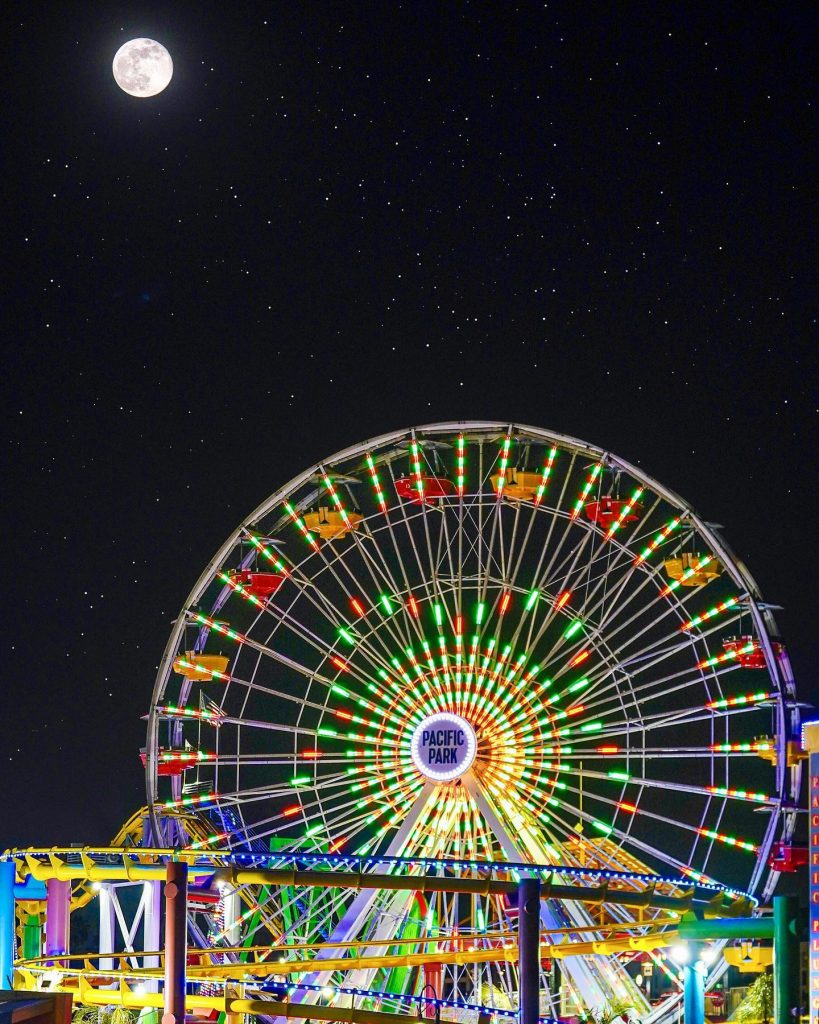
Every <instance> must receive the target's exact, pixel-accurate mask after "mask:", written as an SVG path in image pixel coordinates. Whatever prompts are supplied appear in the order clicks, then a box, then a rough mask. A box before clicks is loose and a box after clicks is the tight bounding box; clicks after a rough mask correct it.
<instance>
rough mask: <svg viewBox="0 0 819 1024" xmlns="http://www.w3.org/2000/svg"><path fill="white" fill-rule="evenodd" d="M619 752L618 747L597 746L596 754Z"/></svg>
mask: <svg viewBox="0 0 819 1024" xmlns="http://www.w3.org/2000/svg"><path fill="white" fill-rule="evenodd" d="M619 752H620V748H619V747H598V748H597V753H598V754H617V753H619Z"/></svg>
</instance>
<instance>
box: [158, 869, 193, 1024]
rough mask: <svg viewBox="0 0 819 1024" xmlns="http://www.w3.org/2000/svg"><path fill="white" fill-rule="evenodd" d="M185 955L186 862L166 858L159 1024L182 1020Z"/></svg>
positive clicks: (186, 910)
mask: <svg viewBox="0 0 819 1024" xmlns="http://www.w3.org/2000/svg"><path fill="white" fill-rule="evenodd" d="M187 958H188V865H187V864H184V863H180V862H179V861H168V865H167V868H166V874H165V1003H164V1013H163V1014H162V1024H185V968H186V966H187Z"/></svg>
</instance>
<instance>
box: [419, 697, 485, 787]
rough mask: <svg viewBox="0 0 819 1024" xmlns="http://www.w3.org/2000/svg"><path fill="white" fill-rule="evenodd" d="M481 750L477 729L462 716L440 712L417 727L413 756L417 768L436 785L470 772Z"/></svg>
mask: <svg viewBox="0 0 819 1024" xmlns="http://www.w3.org/2000/svg"><path fill="white" fill-rule="evenodd" d="M477 749H478V741H477V737H476V736H475V730H474V729H473V728H472V726H471V725H470V724H469V722H467V720H466V719H465V718H462V717H461V716H460V715H455V714H453V713H452V712H451V711H439V712H437V713H436V714H434V715H428V716H427V717H426V718H425V719H423V721H421V722H419V724H418V725H417V726H416V727H415V730H414V732H413V734H412V740H411V742H410V754H411V755H412V760H413V763H414V764H415V767H416V768H417V769H418V771H419V772H421V774H422V775H425V776H426V777H427V778H428V779H432V780H433V782H452V780H453V779H457V778H460V776H461V775H463V774H464V773H465V772H467V771H468V770H469V769H470V768H471V766H472V762H473V761H474V760H475V754H476V752H477Z"/></svg>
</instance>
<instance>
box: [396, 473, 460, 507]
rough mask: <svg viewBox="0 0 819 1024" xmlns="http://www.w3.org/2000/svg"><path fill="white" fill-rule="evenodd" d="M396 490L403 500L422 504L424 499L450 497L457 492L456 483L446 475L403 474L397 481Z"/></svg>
mask: <svg viewBox="0 0 819 1024" xmlns="http://www.w3.org/2000/svg"><path fill="white" fill-rule="evenodd" d="M419 484H420V487H419ZM395 490H396V492H397V494H398V497H399V498H401V500H402V501H414V502H415V503H416V504H417V505H420V504H421V503H422V502H424V501H432V500H434V499H435V498H447V497H449V495H450V494H454V493H455V484H453V482H452V481H451V480H449V479H448V478H447V477H445V476H421V477H417V476H402V477H400V478H399V479H398V480H396V481H395Z"/></svg>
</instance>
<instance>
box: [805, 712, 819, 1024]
mask: <svg viewBox="0 0 819 1024" xmlns="http://www.w3.org/2000/svg"><path fill="white" fill-rule="evenodd" d="M802 746H803V747H804V749H805V750H806V751H807V752H808V772H809V774H808V822H809V826H808V835H809V840H810V847H809V849H808V857H809V860H808V900H809V902H808V926H809V929H810V930H809V935H808V941H809V946H808V1008H809V1013H810V1024H819V722H805V723H803V725H802Z"/></svg>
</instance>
